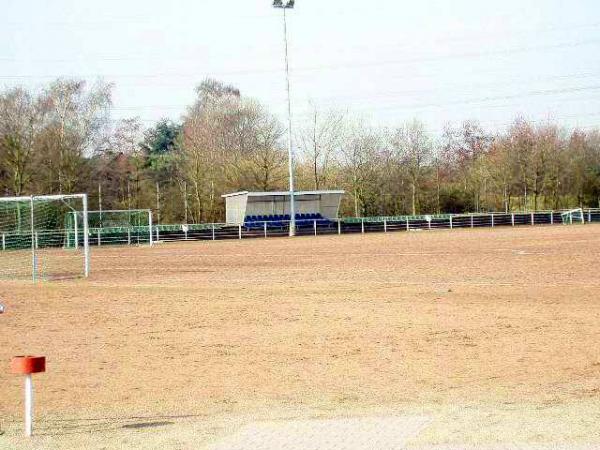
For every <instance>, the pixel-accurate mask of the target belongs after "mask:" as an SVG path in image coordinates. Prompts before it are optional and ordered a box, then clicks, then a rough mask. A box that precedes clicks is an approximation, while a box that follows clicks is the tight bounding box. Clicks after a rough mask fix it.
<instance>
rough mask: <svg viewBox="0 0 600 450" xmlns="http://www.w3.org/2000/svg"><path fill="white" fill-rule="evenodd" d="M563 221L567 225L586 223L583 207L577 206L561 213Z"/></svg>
mask: <svg viewBox="0 0 600 450" xmlns="http://www.w3.org/2000/svg"><path fill="white" fill-rule="evenodd" d="M561 217H562V223H563V224H565V225H573V224H574V223H585V217H584V215H583V209H581V208H577V209H572V210H570V211H565V212H563V213H561Z"/></svg>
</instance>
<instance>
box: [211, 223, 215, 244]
mask: <svg viewBox="0 0 600 450" xmlns="http://www.w3.org/2000/svg"><path fill="white" fill-rule="evenodd" d="M211 225H212V240H213V241H214V240H215V224H214V223H213V224H211Z"/></svg>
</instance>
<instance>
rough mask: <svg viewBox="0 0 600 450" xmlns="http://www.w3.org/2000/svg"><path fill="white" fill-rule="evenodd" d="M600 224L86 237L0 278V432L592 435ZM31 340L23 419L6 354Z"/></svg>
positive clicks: (75, 435) (158, 438)
mask: <svg viewBox="0 0 600 450" xmlns="http://www.w3.org/2000/svg"><path fill="white" fill-rule="evenodd" d="M599 248H600V227H599V226H595V225H589V226H588V225H586V226H572V227H562V226H557V227H523V228H516V229H509V228H496V229H481V230H477V229H475V230H461V231H458V230H454V231H440V232H414V233H393V234H367V235H364V236H361V235H346V236H332V237H318V238H313V237H307V238H297V239H269V240H263V239H260V240H259V239H254V240H244V241H221V242H198V243H191V242H190V243H180V244H162V245H157V246H155V247H153V248H141V247H140V248H125V247H119V248H101V249H96V248H94V249H93V250H94V251H93V257H92V271H93V275H92V277H91V278H90V279H89V280H87V281H84V280H72V281H60V282H49V283H42V284H39V285H37V286H32V285H31V284H30V283H24V282H2V283H0V298H1V299H4V300H3V301H4V303H5V304H6V306H7V312H6V314H4V315H3V316H0V361H2V365H3V366H4V369H2V370H0V386H1V395H0V429H3V430H4V431H5V434H4V435H1V436H0V448H20V447H25V448H29V447H31V448H98V447H104V448H129V447H132V448H200V447H201V446H202V445H204V444H207V443H210V442H212V441H214V440H215V439H217V438H219V437H221V436H223V435H226V434H228V433H230V432H232V431H234V430H236V429H238V428H239V427H240V426H241V425H243V424H245V423H247V422H250V421H254V420H266V419H286V418H294V419H299V418H309V417H340V416H342V417H343V416H361V415H373V414H377V415H382V414H384V415H411V414H412V415H420V416H427V417H430V418H431V423H430V425H429V426H428V427H427V428H425V429H424V430H423V431H422V432H421V433H420V434H419V436H418V437H416V438H415V439H414V440H413V441H412V442H411V443H410V448H423V447H427V446H428V445H431V444H463V443H464V444H471V445H485V444H490V443H496V442H506V441H509V442H513V441H519V442H529V443H544V442H564V443H567V444H569V445H571V444H572V445H575V444H580V443H589V442H592V443H598V444H600V253H599ZM19 354H41V355H46V356H47V358H48V372H47V373H46V374H43V375H38V376H36V377H35V384H36V388H37V397H36V401H37V405H36V409H37V423H36V425H37V436H36V437H34V438H33V439H32V440H31V441H29V442H27V443H26V442H25V441H24V439H22V438H21V426H22V423H21V422H20V421H21V408H22V404H21V401H22V399H21V396H22V391H21V390H22V387H21V380H19V379H16V378H15V377H13V376H11V375H9V374H8V363H9V360H10V358H11V356H13V355H19Z"/></svg>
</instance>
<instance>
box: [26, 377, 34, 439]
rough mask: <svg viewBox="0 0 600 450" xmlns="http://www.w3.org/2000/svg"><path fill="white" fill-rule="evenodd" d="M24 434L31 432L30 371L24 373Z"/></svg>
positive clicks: (31, 387)
mask: <svg viewBox="0 0 600 450" xmlns="http://www.w3.org/2000/svg"><path fill="white" fill-rule="evenodd" d="M25 434H26V435H27V436H31V435H32V434H33V380H32V379H31V374H30V373H28V374H27V375H25Z"/></svg>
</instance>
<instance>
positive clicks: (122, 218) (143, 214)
mask: <svg viewBox="0 0 600 450" xmlns="http://www.w3.org/2000/svg"><path fill="white" fill-rule="evenodd" d="M76 216H77V213H74V215H73V217H74V218H75V217H76ZM75 222H76V221H75ZM88 224H89V229H90V243H91V244H92V245H97V246H101V245H114V244H128V245H132V244H135V245H142V244H149V245H152V244H153V243H154V242H153V233H152V231H153V224H152V210H150V209H111V210H101V211H100V210H98V211H89V212H88Z"/></svg>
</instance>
